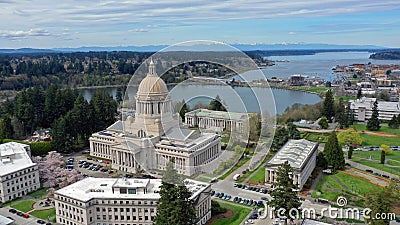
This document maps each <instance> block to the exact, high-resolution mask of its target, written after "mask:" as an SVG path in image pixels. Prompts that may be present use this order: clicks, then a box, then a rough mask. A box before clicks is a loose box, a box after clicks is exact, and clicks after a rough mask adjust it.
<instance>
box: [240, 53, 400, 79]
mask: <svg viewBox="0 0 400 225" xmlns="http://www.w3.org/2000/svg"><path fill="white" fill-rule="evenodd" d="M371 54H372V53H369V52H324V53H317V54H315V55H296V56H271V57H266V59H270V60H288V61H289V62H276V63H275V65H274V66H269V67H266V68H264V69H262V70H261V71H262V72H263V73H264V76H265V77H260V74H257V73H255V72H253V71H249V72H247V73H244V74H243V77H244V78H245V79H246V80H247V81H252V80H258V79H260V78H271V77H279V78H288V77H290V76H291V75H293V74H305V75H308V76H309V77H313V76H317V75H318V76H320V77H322V78H324V79H325V80H328V81H332V79H333V77H334V76H333V72H332V68H333V67H335V66H336V65H350V64H354V63H362V64H367V63H369V62H370V63H372V64H400V60H373V59H369V56H370V55H371ZM235 79H240V78H238V77H236V78H235Z"/></svg>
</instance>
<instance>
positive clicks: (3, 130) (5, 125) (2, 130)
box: [0, 115, 14, 139]
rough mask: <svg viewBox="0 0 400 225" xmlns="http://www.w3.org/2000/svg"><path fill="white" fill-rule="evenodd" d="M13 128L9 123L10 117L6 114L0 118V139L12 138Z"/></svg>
mask: <svg viewBox="0 0 400 225" xmlns="http://www.w3.org/2000/svg"><path fill="white" fill-rule="evenodd" d="M13 135H14V129H13V127H12V124H11V118H10V117H9V116H8V115H7V116H5V117H4V118H3V120H0V139H12V138H13Z"/></svg>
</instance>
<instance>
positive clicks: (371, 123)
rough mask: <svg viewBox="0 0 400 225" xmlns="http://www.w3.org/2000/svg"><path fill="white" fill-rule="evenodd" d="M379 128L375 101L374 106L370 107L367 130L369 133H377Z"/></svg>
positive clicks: (376, 102)
mask: <svg viewBox="0 0 400 225" xmlns="http://www.w3.org/2000/svg"><path fill="white" fill-rule="evenodd" d="M380 128H381V125H380V122H379V111H378V101H376V100H375V102H374V106H373V107H372V115H371V118H370V119H369V120H368V122H367V129H368V130H371V131H377V130H379V129H380Z"/></svg>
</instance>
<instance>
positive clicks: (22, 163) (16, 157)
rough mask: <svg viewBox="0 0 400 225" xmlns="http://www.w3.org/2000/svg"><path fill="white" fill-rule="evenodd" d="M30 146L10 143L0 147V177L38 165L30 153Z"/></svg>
mask: <svg viewBox="0 0 400 225" xmlns="http://www.w3.org/2000/svg"><path fill="white" fill-rule="evenodd" d="M27 149H28V150H29V145H25V144H20V143H16V142H8V143H5V144H1V145H0V176H3V175H7V174H10V173H13V172H16V171H19V170H22V169H25V168H27V167H30V166H33V165H36V163H33V162H32V160H31V158H30V156H29V154H28V152H27V151H26V150H27Z"/></svg>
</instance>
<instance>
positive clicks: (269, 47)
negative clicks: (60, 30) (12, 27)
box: [0, 43, 389, 54]
mask: <svg viewBox="0 0 400 225" xmlns="http://www.w3.org/2000/svg"><path fill="white" fill-rule="evenodd" d="M231 46H233V47H235V48H237V49H239V50H242V51H257V50H259V51H276V50H279V51H281V50H287V51H291V50H343V49H346V50H357V51H362V50H365V51H368V50H378V49H379V50H385V49H389V48H386V47H382V46H376V45H334V44H305V43H299V44H292V43H289V44H286V43H283V44H231ZM166 47H168V45H146V46H114V47H98V46H91V47H86V46H84V47H78V48H52V49H35V48H19V49H0V53H7V54H10V53H16V54H18V53H20V54H21V53H56V52H66V53H67V52H90V51H134V52H156V51H160V50H162V49H164V48H166ZM172 49H173V50H174V51H185V50H186V51H187V50H190V51H223V50H226V49H229V48H221V45H213V44H209V45H208V44H200V45H194V46H175V47H172Z"/></svg>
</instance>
